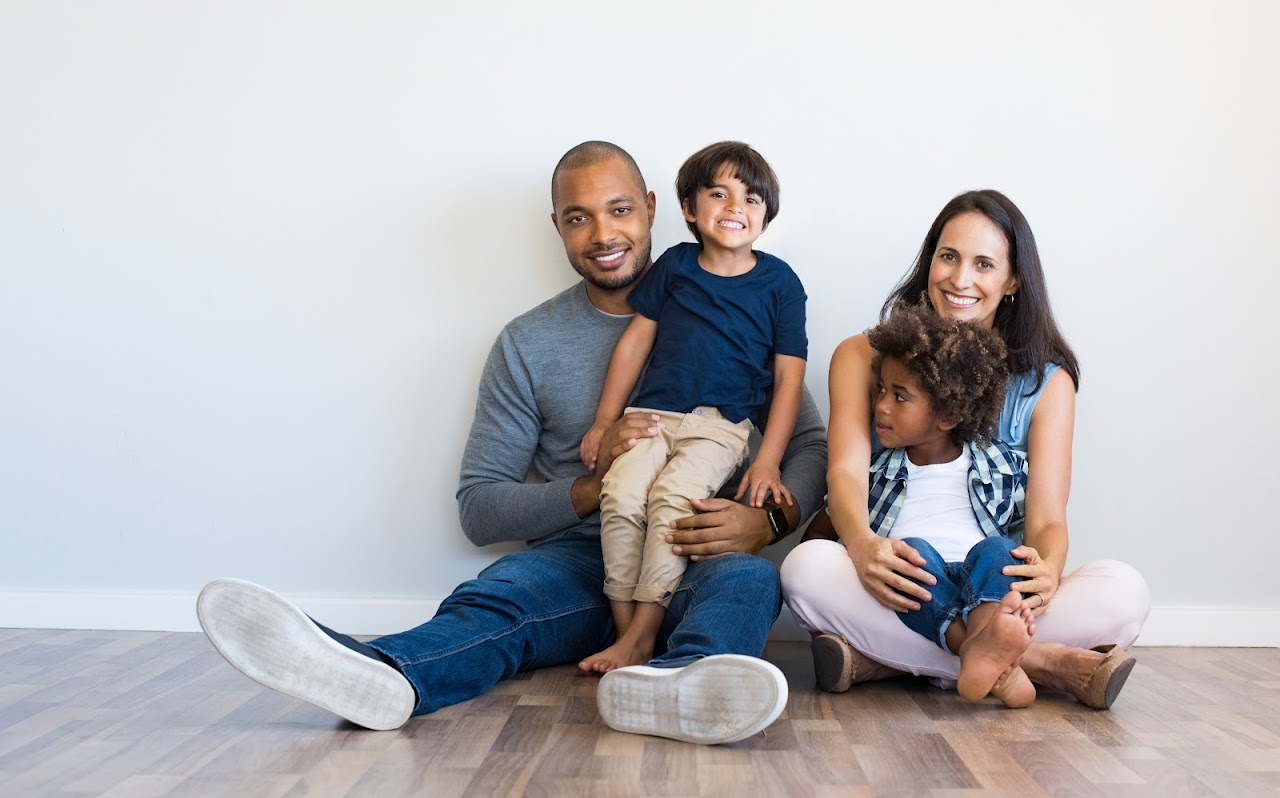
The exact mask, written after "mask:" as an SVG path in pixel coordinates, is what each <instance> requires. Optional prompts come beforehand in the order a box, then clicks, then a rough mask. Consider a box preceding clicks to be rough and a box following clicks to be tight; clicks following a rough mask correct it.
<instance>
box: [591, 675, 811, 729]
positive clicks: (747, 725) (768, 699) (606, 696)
mask: <svg viewBox="0 0 1280 798" xmlns="http://www.w3.org/2000/svg"><path fill="white" fill-rule="evenodd" d="M786 705H787V680H786V677H784V676H783V675H782V671H780V670H778V669H777V668H776V667H774V666H773V665H772V664H770V663H768V662H765V661H764V660H762V659H757V658H756V657H745V656H742V655H741V654H717V655H715V656H711V657H705V658H703V659H700V660H698V661H696V662H693V663H690V664H689V665H685V666H684V667H682V668H655V667H652V666H650V665H632V666H630V667H626V668H618V669H617V670H612V671H609V672H608V673H606V674H605V675H604V676H602V677H601V678H600V686H599V688H598V689H597V690H596V707H597V708H598V709H599V710H600V717H601V718H603V719H604V722H605V723H606V724H608V726H609V727H610V728H612V729H616V730H617V731H621V732H629V733H631V734H649V735H653V736H654V737H669V738H671V739H673V740H681V741H683V742H686V743H701V744H703V745H716V744H718V743H732V742H737V741H738V740H745V739H746V738H748V737H750V736H752V735H754V734H757V733H759V732H761V731H764V729H765V728H767V727H768V726H769V724H770V723H773V722H774V721H775V720H777V718H778V716H779V715H781V714H782V709H783V707H785V706H786Z"/></svg>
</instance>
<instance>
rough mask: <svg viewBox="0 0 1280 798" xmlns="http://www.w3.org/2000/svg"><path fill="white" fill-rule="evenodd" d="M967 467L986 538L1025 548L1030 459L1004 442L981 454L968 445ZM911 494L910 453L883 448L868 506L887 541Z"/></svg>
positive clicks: (976, 514) (876, 527)
mask: <svg viewBox="0 0 1280 798" xmlns="http://www.w3.org/2000/svg"><path fill="white" fill-rule="evenodd" d="M965 448H967V449H968V450H969V455H970V458H971V462H970V463H969V503H970V504H971V505H973V515H974V518H976V519H977V521H978V526H979V527H981V528H982V533H983V534H984V535H986V536H987V537H996V536H999V535H1003V536H1005V537H1007V538H1010V539H1011V540H1013V541H1015V542H1016V543H1019V544H1021V543H1022V533H1023V525H1024V523H1025V522H1026V501H1027V491H1026V488H1027V457H1026V455H1024V454H1022V453H1021V452H1019V451H1016V450H1014V449H1012V448H1010V447H1009V446H1008V445H1006V444H1004V443H1001V442H1000V441H993V442H992V444H991V445H990V446H988V447H987V448H985V449H983V448H981V447H978V446H976V445H974V444H973V443H966V444H965ZM906 495H907V450H906V449H885V450H884V451H883V452H881V453H880V454H879V455H878V456H877V457H876V458H875V459H874V460H872V461H871V490H870V495H869V496H868V497H867V507H868V509H869V511H870V516H871V528H872V529H874V530H875V531H876V534H877V535H880V536H881V537H889V530H890V529H892V528H893V522H894V521H896V520H897V519H898V513H899V512H900V511H901V510H902V505H903V502H904V501H906Z"/></svg>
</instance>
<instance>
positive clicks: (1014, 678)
mask: <svg viewBox="0 0 1280 798" xmlns="http://www.w3.org/2000/svg"><path fill="white" fill-rule="evenodd" d="M991 695H993V696H995V697H996V698H998V699H1000V701H1001V702H1002V703H1003V704H1004V705H1005V706H1006V707H1009V708H1011V709H1022V708H1023V707H1029V706H1031V704H1032V703H1034V702H1035V700H1036V686H1035V685H1034V684H1032V683H1031V679H1029V678H1028V677H1027V674H1026V673H1025V672H1024V671H1023V670H1022V668H1021V667H1020V666H1018V665H1011V666H1009V668H1008V670H1006V671H1005V672H1004V673H1002V674H1000V678H999V679H996V683H995V684H993V685H992V686H991Z"/></svg>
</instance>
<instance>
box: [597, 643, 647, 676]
mask: <svg viewBox="0 0 1280 798" xmlns="http://www.w3.org/2000/svg"><path fill="white" fill-rule="evenodd" d="M652 658H653V641H652V640H650V641H649V642H648V645H645V644H644V643H643V642H642V641H638V640H628V639H627V638H626V637H625V636H624V637H623V638H622V639H620V640H618V641H617V642H616V643H614V644H613V645H611V646H609V647H608V648H606V649H605V650H604V651H601V652H599V653H598V654H592V655H591V656H589V657H587V658H586V659H584V660H583V661H582V662H579V663H578V670H580V671H582V672H584V673H608V672H609V671H611V670H613V669H614V668H625V667H626V666H628V665H643V664H645V663H646V662H648V661H649V660H650V659H652Z"/></svg>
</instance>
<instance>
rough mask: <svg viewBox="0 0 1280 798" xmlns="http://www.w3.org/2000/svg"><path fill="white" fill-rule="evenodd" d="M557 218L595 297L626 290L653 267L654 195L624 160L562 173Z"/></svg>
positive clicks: (558, 179)
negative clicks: (640, 182)
mask: <svg viewBox="0 0 1280 798" xmlns="http://www.w3.org/2000/svg"><path fill="white" fill-rule="evenodd" d="M552 201H553V203H554V205H555V212H554V213H552V214H551V221H552V222H554V223H555V226H556V230H557V231H558V232H559V233H560V238H561V240H562V241H563V242H564V252H565V255H567V256H568V258H569V264H570V265H571V266H573V269H574V271H576V272H577V273H578V274H580V275H582V277H583V278H584V279H586V281H587V291H588V294H589V295H590V296H592V301H593V302H595V304H597V306H600V303H599V302H597V301H596V299H597V298H598V297H602V296H606V295H609V294H611V293H618V292H620V293H622V295H623V298H625V291H626V289H627V288H628V287H629V286H630V285H631V284H632V283H633V282H635V280H636V278H637V277H639V276H640V275H641V274H643V273H644V270H645V268H646V267H648V265H649V257H650V242H649V230H650V228H651V227H652V226H653V212H654V196H653V193H652V192H649V193H648V194H646V193H645V191H644V187H643V186H641V185H640V184H638V183H637V182H636V179H635V177H634V173H633V171H632V170H631V168H630V167H629V166H628V165H627V164H625V163H623V162H622V160H621V159H618V158H609V159H607V160H603V161H599V162H597V163H594V164H590V165H588V166H581V167H578V168H574V169H565V170H564V171H562V172H561V173H560V174H559V175H557V177H556V181H555V186H554V190H553V192H552Z"/></svg>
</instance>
